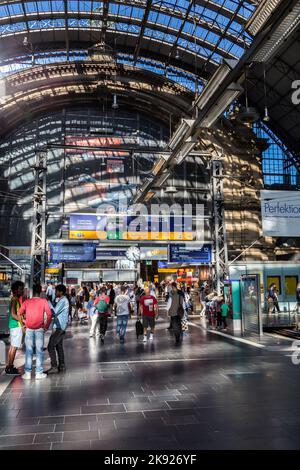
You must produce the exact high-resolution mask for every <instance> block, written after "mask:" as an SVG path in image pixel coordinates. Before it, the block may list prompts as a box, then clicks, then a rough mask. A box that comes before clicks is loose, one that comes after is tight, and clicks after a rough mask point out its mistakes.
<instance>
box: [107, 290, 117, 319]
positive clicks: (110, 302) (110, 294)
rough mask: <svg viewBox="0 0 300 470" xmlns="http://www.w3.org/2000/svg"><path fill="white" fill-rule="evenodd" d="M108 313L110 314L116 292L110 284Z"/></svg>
mask: <svg viewBox="0 0 300 470" xmlns="http://www.w3.org/2000/svg"><path fill="white" fill-rule="evenodd" d="M108 295H109V313H110V314H112V311H113V307H114V303H115V298H116V292H115V289H114V287H113V285H112V284H110V286H109V291H108Z"/></svg>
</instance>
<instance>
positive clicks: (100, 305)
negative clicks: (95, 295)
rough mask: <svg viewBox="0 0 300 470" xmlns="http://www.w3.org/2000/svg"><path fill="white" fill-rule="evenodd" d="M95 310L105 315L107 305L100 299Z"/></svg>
mask: <svg viewBox="0 0 300 470" xmlns="http://www.w3.org/2000/svg"><path fill="white" fill-rule="evenodd" d="M96 309H97V311H98V313H107V311H108V303H107V302H106V301H105V300H104V299H103V298H100V300H99V302H98V303H97V305H96Z"/></svg>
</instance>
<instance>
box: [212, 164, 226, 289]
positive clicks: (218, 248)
mask: <svg viewBox="0 0 300 470" xmlns="http://www.w3.org/2000/svg"><path fill="white" fill-rule="evenodd" d="M211 166H212V168H211V170H212V175H211V176H212V182H211V184H212V203H213V222H212V224H213V227H212V228H213V241H214V256H215V259H214V272H213V288H214V289H215V290H216V291H217V293H218V295H220V294H221V293H222V292H223V287H224V281H225V280H226V278H227V277H228V274H229V272H228V251H227V239H226V228H225V217H224V193H223V162H222V161H221V160H212V163H211Z"/></svg>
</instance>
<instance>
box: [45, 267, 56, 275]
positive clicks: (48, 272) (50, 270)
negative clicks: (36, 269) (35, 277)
mask: <svg viewBox="0 0 300 470" xmlns="http://www.w3.org/2000/svg"><path fill="white" fill-rule="evenodd" d="M45 273H46V274H59V268H46V269H45Z"/></svg>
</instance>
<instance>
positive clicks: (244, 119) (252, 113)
mask: <svg viewBox="0 0 300 470" xmlns="http://www.w3.org/2000/svg"><path fill="white" fill-rule="evenodd" d="M247 71H248V67H247V66H246V69H245V106H242V107H241V109H240V111H239V113H238V115H237V117H236V119H237V121H239V122H241V123H242V124H253V123H254V122H256V121H258V119H259V114H258V112H257V110H256V108H254V107H252V106H249V104H248V77H247Z"/></svg>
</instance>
